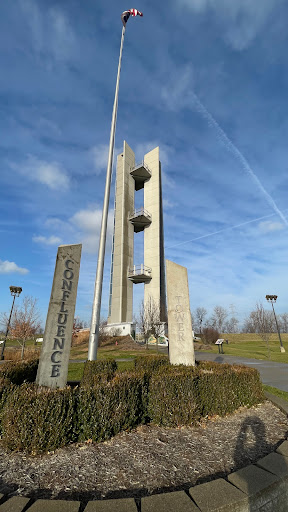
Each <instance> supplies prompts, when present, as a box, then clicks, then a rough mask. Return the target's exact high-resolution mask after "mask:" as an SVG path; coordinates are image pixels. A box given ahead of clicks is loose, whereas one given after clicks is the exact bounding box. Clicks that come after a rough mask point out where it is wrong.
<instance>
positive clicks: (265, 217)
mask: <svg viewBox="0 0 288 512" xmlns="http://www.w3.org/2000/svg"><path fill="white" fill-rule="evenodd" d="M274 215H275V213H271V214H270V215H264V216H263V217H258V218H257V219H252V220H247V221H246V222H241V224H236V225H235V226H230V227H229V228H223V229H219V230H218V231H213V233H207V235H201V236H197V237H196V238H192V239H191V240H186V241H185V242H179V243H178V244H174V245H169V246H168V247H165V249H172V247H178V246H179V245H184V244H189V242H195V241H196V240H201V238H207V237H209V236H213V235H218V234H219V233H224V232H225V231H230V230H231V229H235V228H241V226H246V224H251V223H252V222H257V221H258V220H262V219H267V218H268V217H274Z"/></svg>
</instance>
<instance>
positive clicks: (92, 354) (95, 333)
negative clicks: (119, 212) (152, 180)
mask: <svg viewBox="0 0 288 512" xmlns="http://www.w3.org/2000/svg"><path fill="white" fill-rule="evenodd" d="M125 29H126V26H125V25H123V28H122V36H121V44H120V55H119V63H118V72H117V80H116V89H115V98H114V105H113V112H112V121H111V131H110V143H109V154H108V163H107V174H106V185H105V195H104V202H103V212H102V221H101V231H100V240H99V251H98V262H97V272H96V279H95V287H94V299H93V307H92V318H91V326H90V336H89V348H88V361H96V359H97V348H98V338H99V325H100V309H101V295H102V284H103V271H104V259H105V244H106V234H107V220H108V210H109V197H110V186H111V178H112V165H113V154H114V144H115V130H116V120H117V107H118V93H119V82H120V71H121V61H122V50H123V43H124V35H125Z"/></svg>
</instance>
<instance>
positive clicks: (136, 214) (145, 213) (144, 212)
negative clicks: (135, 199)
mask: <svg viewBox="0 0 288 512" xmlns="http://www.w3.org/2000/svg"><path fill="white" fill-rule="evenodd" d="M141 215H143V216H144V217H147V218H148V219H152V215H151V213H149V212H148V211H147V210H145V208H139V209H138V210H134V212H133V213H129V220H131V219H134V218H135V217H140V216H141Z"/></svg>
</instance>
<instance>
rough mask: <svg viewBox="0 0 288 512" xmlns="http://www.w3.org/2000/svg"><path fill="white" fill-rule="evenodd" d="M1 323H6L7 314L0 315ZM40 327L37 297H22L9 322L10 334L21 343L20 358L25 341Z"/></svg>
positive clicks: (22, 354)
mask: <svg viewBox="0 0 288 512" xmlns="http://www.w3.org/2000/svg"><path fill="white" fill-rule="evenodd" d="M0 321H1V324H3V325H7V323H8V315H7V314H6V313H3V314H2V315H1V320H0ZM40 329H41V324H40V314H39V311H38V309H37V299H34V298H33V297H30V296H25V297H23V300H22V304H21V306H15V308H14V311H13V315H12V319H11V323H10V336H11V337H13V338H15V339H16V340H17V341H18V343H19V344H20V345H21V349H22V350H21V359H23V357H24V350H25V346H26V341H27V340H29V339H31V338H33V337H34V336H35V334H38V333H39V331H40Z"/></svg>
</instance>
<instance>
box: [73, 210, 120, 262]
mask: <svg viewBox="0 0 288 512" xmlns="http://www.w3.org/2000/svg"><path fill="white" fill-rule="evenodd" d="M113 214H114V212H113V210H110V211H109V214H108V224H107V235H106V236H107V238H106V239H107V242H108V243H110V241H111V239H112V234H113ZM101 219H102V210H101V209H100V208H88V209H87V210H79V211H78V212H76V213H75V215H73V217H71V219H70V223H71V224H72V225H73V226H74V227H75V228H77V229H78V235H77V237H78V239H81V240H82V243H83V248H84V250H85V251H86V252H88V253H91V254H93V253H96V252H97V251H98V242H99V235H100V229H101Z"/></svg>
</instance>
